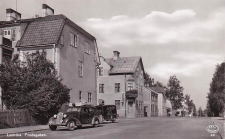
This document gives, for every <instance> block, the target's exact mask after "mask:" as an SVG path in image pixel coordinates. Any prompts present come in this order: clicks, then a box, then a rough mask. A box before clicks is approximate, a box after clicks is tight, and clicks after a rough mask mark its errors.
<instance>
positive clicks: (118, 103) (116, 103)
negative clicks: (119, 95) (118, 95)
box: [115, 100, 120, 109]
mask: <svg viewBox="0 0 225 139" xmlns="http://www.w3.org/2000/svg"><path fill="white" fill-rule="evenodd" d="M115 105H116V109H120V100H115Z"/></svg>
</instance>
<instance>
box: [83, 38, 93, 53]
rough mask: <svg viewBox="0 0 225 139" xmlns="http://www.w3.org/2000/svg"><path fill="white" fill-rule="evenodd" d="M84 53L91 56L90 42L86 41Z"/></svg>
mask: <svg viewBox="0 0 225 139" xmlns="http://www.w3.org/2000/svg"><path fill="white" fill-rule="evenodd" d="M84 52H85V53H86V54H89V55H90V54H91V48H90V43H89V42H88V41H84Z"/></svg>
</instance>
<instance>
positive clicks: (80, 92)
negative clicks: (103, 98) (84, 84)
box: [79, 91, 82, 101]
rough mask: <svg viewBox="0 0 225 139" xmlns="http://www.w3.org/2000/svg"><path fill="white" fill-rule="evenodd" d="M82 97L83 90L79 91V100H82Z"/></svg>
mask: <svg viewBox="0 0 225 139" xmlns="http://www.w3.org/2000/svg"><path fill="white" fill-rule="evenodd" d="M81 99H82V91H79V100H80V101H81Z"/></svg>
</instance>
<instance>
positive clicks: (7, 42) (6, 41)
mask: <svg viewBox="0 0 225 139" xmlns="http://www.w3.org/2000/svg"><path fill="white" fill-rule="evenodd" d="M2 43H3V44H4V45H7V46H10V47H12V41H11V40H10V39H7V38H4V37H3V40H2Z"/></svg>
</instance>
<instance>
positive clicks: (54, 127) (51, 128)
mask: <svg viewBox="0 0 225 139" xmlns="http://www.w3.org/2000/svg"><path fill="white" fill-rule="evenodd" d="M49 129H50V130H52V131H55V130H56V129H57V126H55V125H49Z"/></svg>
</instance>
